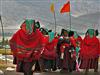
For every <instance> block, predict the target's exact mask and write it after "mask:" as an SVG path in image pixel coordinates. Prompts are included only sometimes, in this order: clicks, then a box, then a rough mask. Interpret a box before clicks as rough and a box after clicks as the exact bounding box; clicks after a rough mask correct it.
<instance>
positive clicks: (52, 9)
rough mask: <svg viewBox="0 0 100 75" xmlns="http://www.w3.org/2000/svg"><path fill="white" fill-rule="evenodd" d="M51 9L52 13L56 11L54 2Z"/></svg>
mask: <svg viewBox="0 0 100 75" xmlns="http://www.w3.org/2000/svg"><path fill="white" fill-rule="evenodd" d="M50 10H51V12H52V13H54V10H55V9H54V3H52V4H51V6H50Z"/></svg>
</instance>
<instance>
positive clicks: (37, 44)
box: [10, 29, 43, 61]
mask: <svg viewBox="0 0 100 75" xmlns="http://www.w3.org/2000/svg"><path fill="white" fill-rule="evenodd" d="M42 37H43V35H42V33H41V32H40V31H39V30H36V32H33V33H32V34H27V33H26V32H25V31H23V30H22V29H20V30H18V31H17V32H16V33H15V34H14V35H13V37H12V38H11V40H10V47H11V50H12V52H13V55H14V56H15V57H17V58H18V59H21V60H23V59H26V58H28V60H27V61H32V59H34V57H31V54H32V53H33V52H34V51H35V50H39V49H40V48H41V46H42V42H41V40H42Z"/></svg>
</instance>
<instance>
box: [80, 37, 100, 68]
mask: <svg viewBox="0 0 100 75" xmlns="http://www.w3.org/2000/svg"><path fill="white" fill-rule="evenodd" d="M99 50H100V43H99V40H98V39H97V38H96V36H93V37H92V38H90V36H86V37H85V38H84V40H83V41H82V43H81V50H80V59H81V64H80V68H81V69H86V68H88V69H94V68H95V67H96V66H97V65H98V64H97V62H98V56H99Z"/></svg>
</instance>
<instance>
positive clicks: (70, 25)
mask: <svg viewBox="0 0 100 75" xmlns="http://www.w3.org/2000/svg"><path fill="white" fill-rule="evenodd" d="M69 24H70V31H71V28H72V26H71V11H70V12H69Z"/></svg>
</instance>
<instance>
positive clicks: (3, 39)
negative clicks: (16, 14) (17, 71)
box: [0, 15, 7, 64]
mask: <svg viewBox="0 0 100 75" xmlns="http://www.w3.org/2000/svg"><path fill="white" fill-rule="evenodd" d="M0 21H1V28H2V37H3V38H2V48H3V46H4V43H5V37H4V27H3V23H2V18H1V15H0ZM6 53H7V52H6V45H5V61H6V64H7V55H6Z"/></svg>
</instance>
